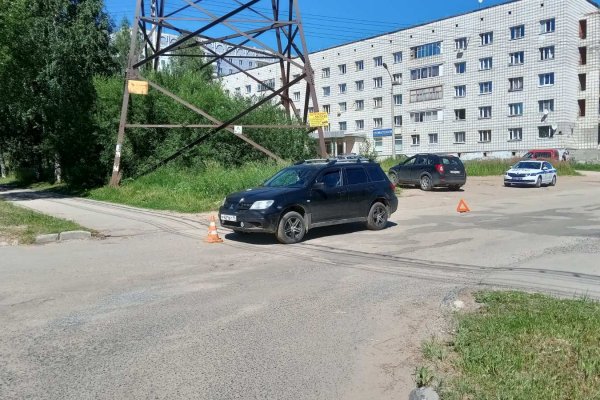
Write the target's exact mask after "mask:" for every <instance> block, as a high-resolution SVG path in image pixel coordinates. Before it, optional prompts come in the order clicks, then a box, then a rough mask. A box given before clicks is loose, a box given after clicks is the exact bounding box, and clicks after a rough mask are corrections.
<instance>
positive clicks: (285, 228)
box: [275, 211, 306, 244]
mask: <svg viewBox="0 0 600 400" xmlns="http://www.w3.org/2000/svg"><path fill="white" fill-rule="evenodd" d="M305 233H306V225H305V224H304V217H302V215H300V214H299V213H297V212H295V211H290V212H287V213H285V215H284V216H283V217H281V220H279V226H278V227H277V233H275V236H276V237H277V240H279V242H280V243H284V244H292V243H298V242H300V241H301V240H302V238H304V234H305Z"/></svg>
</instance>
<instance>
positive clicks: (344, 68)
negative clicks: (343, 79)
mask: <svg viewBox="0 0 600 400" xmlns="http://www.w3.org/2000/svg"><path fill="white" fill-rule="evenodd" d="M338 70H339V71H340V75H344V74H345V73H346V64H340V65H338Z"/></svg>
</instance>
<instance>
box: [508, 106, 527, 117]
mask: <svg viewBox="0 0 600 400" xmlns="http://www.w3.org/2000/svg"><path fill="white" fill-rule="evenodd" d="M508 115H510V116H511V117H517V116H521V115H523V103H511V104H509V105H508Z"/></svg>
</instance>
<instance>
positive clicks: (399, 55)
mask: <svg viewBox="0 0 600 400" xmlns="http://www.w3.org/2000/svg"><path fill="white" fill-rule="evenodd" d="M393 55H394V64H399V63H401V62H402V52H401V51H397V52H395V53H394V54H393Z"/></svg>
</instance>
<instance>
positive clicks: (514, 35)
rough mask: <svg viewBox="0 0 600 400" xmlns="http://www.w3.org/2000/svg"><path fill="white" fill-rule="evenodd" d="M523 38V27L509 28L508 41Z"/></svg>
mask: <svg viewBox="0 0 600 400" xmlns="http://www.w3.org/2000/svg"><path fill="white" fill-rule="evenodd" d="M523 37H525V25H517V26H513V27H512V28H510V40H517V39H521V38H523Z"/></svg>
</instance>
